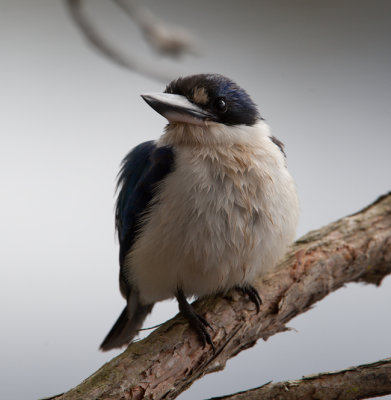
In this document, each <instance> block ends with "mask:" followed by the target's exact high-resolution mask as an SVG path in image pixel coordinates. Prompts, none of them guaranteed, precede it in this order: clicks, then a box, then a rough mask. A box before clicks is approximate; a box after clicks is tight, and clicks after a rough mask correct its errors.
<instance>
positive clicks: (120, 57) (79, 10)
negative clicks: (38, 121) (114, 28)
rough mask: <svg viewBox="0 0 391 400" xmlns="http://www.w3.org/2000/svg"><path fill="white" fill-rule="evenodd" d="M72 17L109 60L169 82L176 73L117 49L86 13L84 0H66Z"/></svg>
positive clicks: (94, 45)
mask: <svg viewBox="0 0 391 400" xmlns="http://www.w3.org/2000/svg"><path fill="white" fill-rule="evenodd" d="M64 1H65V4H66V5H67V8H68V10H69V13H70V15H71V17H72V18H73V20H74V22H75V23H76V25H77V26H78V28H79V29H80V31H81V32H82V33H83V34H84V37H85V39H86V40H87V42H88V43H89V44H90V45H91V46H92V47H93V48H94V49H96V50H98V51H99V52H100V53H101V54H103V55H104V56H106V57H107V58H108V59H109V60H111V61H114V62H115V63H116V64H118V65H120V66H121V67H124V68H127V69H129V70H131V71H134V72H137V73H139V74H141V75H144V76H146V77H148V78H151V79H153V80H156V81H158V82H163V83H168V82H169V81H171V80H172V79H174V77H176V75H174V74H173V73H170V72H168V71H163V69H162V68H161V67H155V66H154V64H153V63H149V64H148V63H144V62H142V61H140V59H139V57H138V58H137V59H136V58H135V57H130V56H127V55H125V54H124V53H123V52H121V51H120V50H119V49H117V48H116V47H115V46H114V45H113V44H112V43H110V42H109V41H107V40H106V39H105V37H104V36H103V35H102V34H101V33H100V32H99V30H98V29H97V27H96V26H95V25H94V24H93V22H92V21H91V20H90V18H89V17H88V16H87V15H86V14H85V12H84V9H83V4H82V3H83V1H82V0H64Z"/></svg>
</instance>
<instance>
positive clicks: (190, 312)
mask: <svg viewBox="0 0 391 400" xmlns="http://www.w3.org/2000/svg"><path fill="white" fill-rule="evenodd" d="M176 298H177V300H178V304H179V311H180V312H181V313H182V315H183V316H184V317H185V318H186V319H187V321H188V322H189V324H190V326H191V327H192V328H193V329H194V330H195V331H196V332H197V335H198V337H199V339H200V340H201V342H202V345H203V347H205V345H206V344H207V343H208V344H210V346H211V347H212V350H213V353H215V352H216V349H215V347H214V344H213V341H212V339H211V337H210V335H209V333H208V331H207V330H206V328H210V329H211V330H212V331H213V328H212V326H211V325H210V324H209V322H208V321H207V320H206V319H205V318H204V317H202V316H201V315H199V314H197V313H196V312H195V311H194V308H193V307H192V306H191V304H189V303H188V301H187V299H186V296H185V295H184V294H183V292H182V290H178V292H177V294H176Z"/></svg>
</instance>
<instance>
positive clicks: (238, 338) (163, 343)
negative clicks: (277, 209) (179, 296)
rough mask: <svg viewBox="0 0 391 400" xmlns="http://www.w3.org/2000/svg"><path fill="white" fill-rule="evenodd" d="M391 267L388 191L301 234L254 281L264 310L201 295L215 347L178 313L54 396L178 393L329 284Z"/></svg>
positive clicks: (375, 275) (277, 327) (232, 298)
mask: <svg viewBox="0 0 391 400" xmlns="http://www.w3.org/2000/svg"><path fill="white" fill-rule="evenodd" d="M390 273H391V192H390V193H389V194H387V195H385V196H382V197H381V198H379V199H378V200H377V201H376V202H375V203H373V204H372V205H370V206H368V207H366V208H365V209H364V210H362V211H361V212H358V213H356V214H354V215H351V216H348V217H345V218H342V219H340V220H338V221H336V222H333V223H331V224H329V225H327V226H325V227H323V228H321V229H319V230H315V231H312V232H310V233H308V234H307V235H305V236H303V237H302V238H301V239H299V240H298V241H297V242H296V243H295V244H294V245H293V246H292V247H291V249H290V251H289V252H288V253H287V254H286V256H285V257H284V259H283V260H282V261H281V262H280V264H279V265H278V267H276V268H275V269H274V270H273V271H271V272H270V273H269V274H268V275H266V276H264V277H263V278H262V279H259V280H258V281H257V282H256V284H255V286H256V288H257V289H258V290H259V292H260V294H261V297H262V299H263V305H262V307H261V312H260V313H258V314H256V313H255V308H254V305H253V303H251V302H250V301H248V299H247V298H246V297H244V296H242V295H240V294H239V293H238V292H236V291H231V292H229V293H228V294H226V295H225V296H215V297H209V298H204V299H201V300H199V301H197V302H196V303H195V308H196V309H197V311H198V312H199V313H200V314H201V315H203V316H205V318H206V319H207V320H208V321H209V322H210V323H211V324H212V326H213V329H214V331H213V333H212V336H213V337H212V339H213V341H214V344H215V347H216V353H215V354H213V351H212V350H211V348H210V347H209V346H207V347H205V348H202V346H201V345H200V343H199V341H198V339H197V336H196V334H195V333H194V331H193V330H192V329H191V328H190V327H189V325H188V324H187V323H186V321H185V320H184V319H183V318H182V317H181V316H176V317H175V318H173V319H172V320H170V321H167V322H166V323H165V324H163V325H162V326H161V327H160V328H158V329H157V330H156V331H154V332H152V333H151V334H150V335H149V336H148V337H147V338H146V339H144V340H141V341H139V342H135V343H132V344H131V345H130V346H129V347H128V349H127V350H126V351H125V352H123V353H122V354H120V355H119V356H118V357H116V358H114V359H113V360H111V361H110V362H109V363H107V364H105V365H104V366H103V367H102V368H101V369H99V370H98V371H97V372H96V373H94V374H93V375H92V376H90V377H89V378H88V379H86V380H85V381H84V382H82V383H81V384H80V385H79V386H77V387H76V388H74V389H72V390H70V391H69V392H67V393H65V394H63V395H61V396H59V397H57V399H62V400H65V399H67V400H68V399H83V400H89V399H142V398H147V399H151V398H154V399H161V398H165V399H174V398H175V397H177V396H178V394H179V393H181V392H182V391H184V390H185V389H186V388H188V387H189V386H190V385H191V384H192V383H193V382H194V381H195V380H196V379H198V378H200V377H202V376H203V375H204V374H206V373H210V372H214V371H218V370H222V369H223V368H224V366H225V363H226V361H227V360H228V359H229V358H231V357H233V356H235V355H236V354H238V353H239V352H240V351H242V350H244V349H246V348H249V347H251V346H253V345H254V344H255V343H256V341H257V340H258V339H259V338H262V339H264V340H266V339H267V338H269V337H270V336H272V335H274V334H276V333H278V332H283V331H286V330H287V327H286V326H285V324H286V323H287V322H288V321H289V320H291V319H292V318H294V317H295V316H297V315H299V314H301V313H303V312H305V311H306V310H308V309H309V308H311V307H312V306H313V305H314V304H315V303H316V302H317V301H319V300H321V299H322V298H323V297H325V296H327V295H328V294H329V293H331V292H332V291H334V290H337V289H339V288H340V287H342V286H343V285H345V284H346V283H348V282H366V283H374V284H376V285H379V284H380V283H381V281H382V279H383V278H384V277H385V276H386V275H387V274H390Z"/></svg>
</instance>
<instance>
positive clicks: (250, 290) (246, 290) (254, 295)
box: [236, 285, 262, 314]
mask: <svg viewBox="0 0 391 400" xmlns="http://www.w3.org/2000/svg"><path fill="white" fill-rule="evenodd" d="M236 289H238V290H239V291H240V292H242V293H243V294H247V296H248V298H249V299H250V300H251V301H252V302H253V303H254V304H255V308H256V309H257V314H258V313H259V311H260V309H261V304H262V299H261V296H260V295H259V293H258V290H257V289H255V287H254V286H251V285H246V286H238V287H237V288H236Z"/></svg>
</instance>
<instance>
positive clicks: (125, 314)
mask: <svg viewBox="0 0 391 400" xmlns="http://www.w3.org/2000/svg"><path fill="white" fill-rule="evenodd" d="M152 307H153V304H148V305H146V306H145V305H141V304H140V303H139V302H137V304H136V305H133V307H131V308H132V310H131V311H130V312H129V306H126V307H125V308H124V310H123V311H122V313H121V315H120V316H119V317H118V319H117V321H116V322H115V324H114V325H113V327H112V328H111V330H110V332H109V333H108V334H107V336H106V337H105V339H104V340H103V342H102V344H101V345H100V349H101V350H102V351H107V350H111V349H115V348H117V347H122V346H125V345H126V344H128V343H130V342H131V340H132V339H133V338H134V337H135V336H136V334H137V333H138V330H139V329H140V328H141V326H142V324H143V322H144V320H145V318H146V316H147V315H148V314H149V313H150V312H151V311H152Z"/></svg>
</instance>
